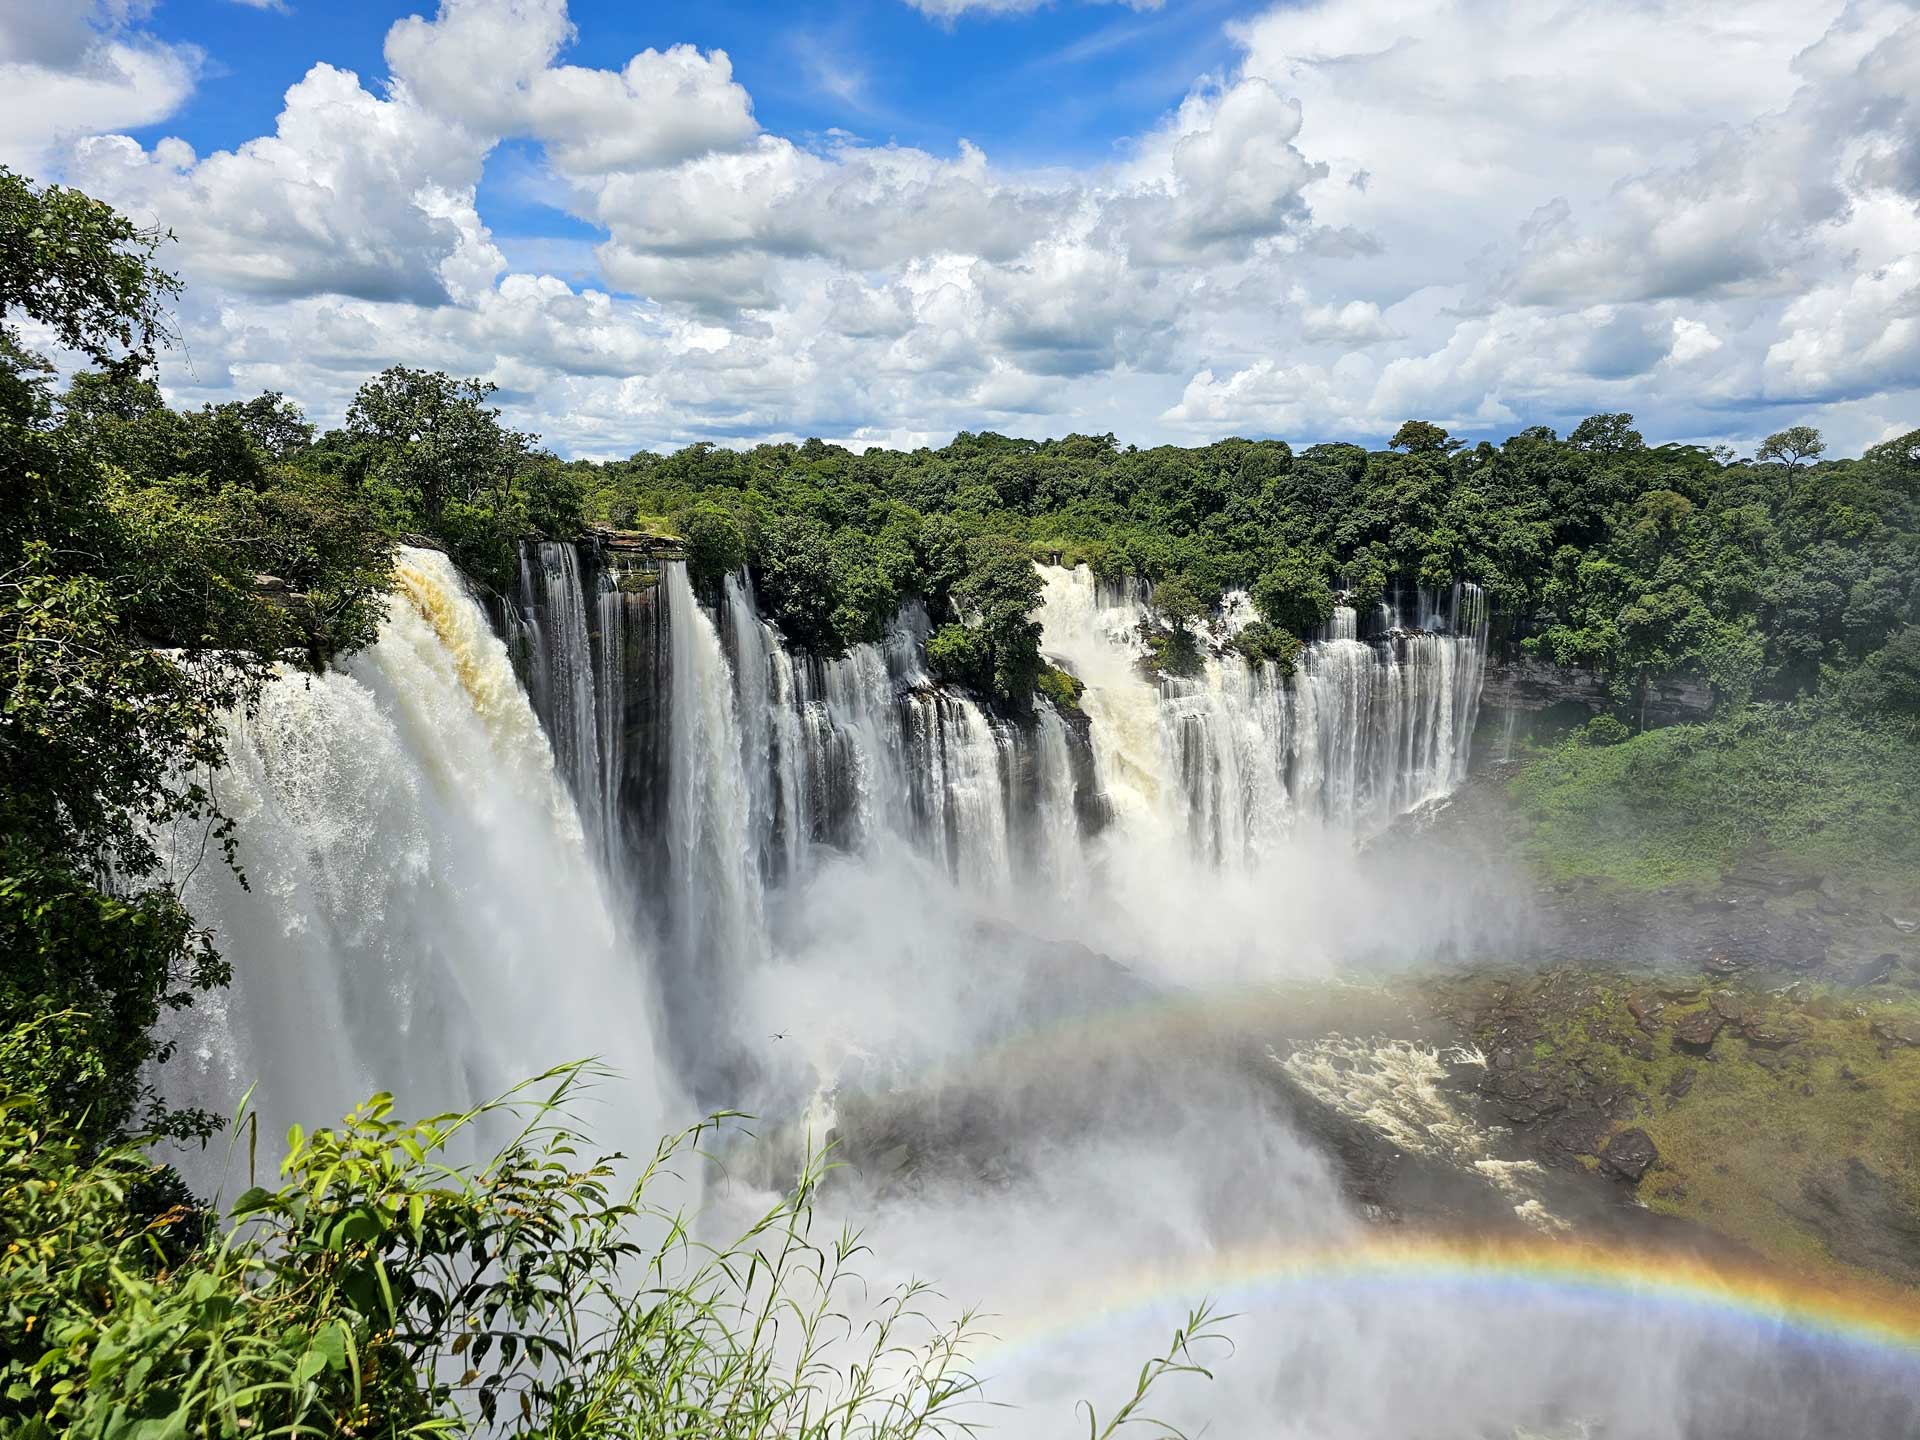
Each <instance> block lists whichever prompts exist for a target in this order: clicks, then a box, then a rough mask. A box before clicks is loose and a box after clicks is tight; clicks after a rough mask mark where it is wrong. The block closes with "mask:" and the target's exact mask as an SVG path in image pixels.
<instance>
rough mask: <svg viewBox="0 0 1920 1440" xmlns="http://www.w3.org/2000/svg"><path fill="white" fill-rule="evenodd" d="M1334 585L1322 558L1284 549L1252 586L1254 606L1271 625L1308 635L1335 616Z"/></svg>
mask: <svg viewBox="0 0 1920 1440" xmlns="http://www.w3.org/2000/svg"><path fill="white" fill-rule="evenodd" d="M1333 604H1334V600H1333V587H1332V586H1331V585H1329V584H1328V583H1327V577H1326V574H1325V571H1324V568H1323V566H1322V564H1321V562H1320V560H1319V558H1317V557H1315V556H1313V555H1309V554H1308V553H1307V552H1305V551H1303V550H1284V551H1282V552H1281V553H1280V555H1279V556H1278V558H1276V559H1275V560H1274V561H1273V563H1272V564H1270V565H1269V566H1268V567H1267V568H1266V570H1265V571H1264V572H1263V573H1262V574H1261V576H1260V578H1259V579H1258V580H1256V581H1255V582H1254V585H1253V605H1254V608H1255V609H1256V610H1258V611H1259V612H1260V618H1261V619H1263V620H1265V621H1266V622H1267V623H1268V624H1269V625H1273V626H1276V627H1278V628H1279V629H1281V630H1284V631H1286V632H1288V633H1289V634H1293V635H1302V636H1304V635H1307V634H1308V633H1310V632H1311V631H1314V630H1317V629H1318V628H1319V627H1320V626H1322V625H1324V624H1326V623H1327V621H1328V620H1330V619H1332V618H1333Z"/></svg>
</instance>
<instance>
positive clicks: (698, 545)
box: [675, 502, 747, 588]
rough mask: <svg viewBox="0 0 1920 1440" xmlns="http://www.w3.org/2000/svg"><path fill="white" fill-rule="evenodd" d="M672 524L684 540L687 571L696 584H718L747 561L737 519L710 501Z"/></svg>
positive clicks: (709, 585)
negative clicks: (685, 543)
mask: <svg viewBox="0 0 1920 1440" xmlns="http://www.w3.org/2000/svg"><path fill="white" fill-rule="evenodd" d="M675 528H676V529H678V530H679V532H680V536H681V538H682V539H683V540H685V541H686V542H687V575H688V577H689V578H690V579H692V581H693V583H694V584H696V585H699V586H702V587H709V588H710V587H713V586H717V585H718V584H719V583H720V581H721V579H722V578H723V577H725V576H727V575H730V574H732V573H733V572H734V571H735V570H738V569H739V568H740V567H741V566H742V565H744V564H746V563H747V537H746V535H745V534H744V533H743V532H742V531H741V529H740V522H739V521H738V520H736V519H735V518H734V517H733V515H732V513H731V512H730V511H727V510H723V509H721V508H720V507H719V506H718V505H715V504H713V503H712V502H704V503H702V504H700V505H698V506H696V507H695V508H694V509H692V510H689V511H687V512H686V513H685V514H684V515H681V516H679V517H678V518H677V519H676V520H675Z"/></svg>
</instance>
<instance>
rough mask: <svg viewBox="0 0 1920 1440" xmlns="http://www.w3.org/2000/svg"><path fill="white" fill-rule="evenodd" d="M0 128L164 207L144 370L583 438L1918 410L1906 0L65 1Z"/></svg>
mask: <svg viewBox="0 0 1920 1440" xmlns="http://www.w3.org/2000/svg"><path fill="white" fill-rule="evenodd" d="M0 91H4V92H5V93H8V94H9V95H10V96H12V97H13V103H12V104H10V105H8V106H6V107H0V161H4V162H5V163H8V164H11V165H14V166H16V167H18V168H22V169H26V170H28V171H30V172H31V173H35V174H38V175H42V176H46V177H49V178H62V179H65V180H67V181H68V182H70V183H74V184H78V185H81V186H83V187H85V188H87V189H89V190H90V191H92V192H93V193H96V194H99V195H101V196H102V197H103V198H106V199H108V200H110V201H111V202H113V203H115V204H116V205H119V206H121V207H123V208H125V209H126V210H127V211H128V212H129V213H131V214H134V215H136V216H138V217H140V218H142V219H149V220H152V221H155V222H157V223H159V224H162V225H164V226H166V227H168V228H170V229H171V230H172V231H173V232H174V234H175V236H176V237H177V244H176V245H175V246H174V247H173V248H172V249H171V250H170V251H169V260H170V262H171V263H173V264H175V265H176V266H177V268H179V269H180V270H181V272H182V273H183V275H184V276H185V278H186V280H187V282H188V287H189V288H188V293H187V297H186V299H185V301H184V302H183V304H182V308H181V313H180V316H179V322H180V330H181V333H182V337H183V341H184V343H183V345H182V347H181V349H180V350H179V351H178V352H176V353H175V354H174V355H172V356H170V357H169V359H168V361H167V363H166V365H165V366H164V368H163V373H162V380H163V384H164V385H165V386H166V387H167V388H168V390H169V391H170V393H172V394H173V395H174V397H175V398H176V399H177V400H180V401H182V402H185V403H195V402H197V401H199V400H203V399H206V400H212V399H221V398H227V397H229V396H233V395H242V394H250V393H255V392H257V391H258V390H260V389H262V388H275V389H280V390H284V391H286V392H287V393H289V394H291V395H293V396H295V397H296V398H298V399H299V400H300V401H301V402H302V403H303V404H305V405H306V406H307V407H308V408H309V409H310V410H311V412H312V413H313V414H314V415H315V416H316V417H317V418H319V419H321V420H323V421H326V420H331V419H334V418H337V417H338V415H339V414H340V413H341V412H342V411H343V410H344V408H345V405H346V402H347V400H348V399H349V398H350V397H351V394H352V391H353V389H354V387H355V386H356V385H357V384H358V383H359V382H360V380H362V379H363V378H364V377H365V376H366V375H367V374H369V373H371V372H373V371H376V370H378V369H380V368H383V367H384V366H386V365H388V364H393V363H407V364H415V365H429V366H434V367H438V368H444V369H448V370H454V371H458V372H461V373H465V374H475V375H480V376H484V377H485V378H488V379H491V380H493V381H495V382H496V383H497V384H498V385H499V386H500V387H501V395H502V397H503V399H504V401H505V403H506V404H507V406H508V408H509V409H510V410H511V411H512V412H513V417H514V419H515V420H516V421H517V422H518V423H520V424H522V425H524V426H526V427H527V428H531V429H535V430H538V431H540V432H541V433H542V434H544V435H546V436H547V437H548V439H549V440H550V442H551V443H553V444H554V445H555V446H556V447H557V448H559V449H561V450H563V451H566V452H567V453H579V454H597V455H611V454H623V453H628V452H630V451H631V450H633V449H635V448H640V447H649V448H660V447H665V446H671V445H675V444H681V443H686V442H687V441H690V440H694V439H703V438H704V439H716V440H720V441H722V442H724V443H741V442H745V441H748V440H751V439H756V438H761V437H797V436H802V435H807V434H823V435H826V436H828V437H829V438H833V439H840V440H845V441H847V442H849V443H853V444H867V443H891V444H914V443H920V442H923V441H939V440H941V439H944V438H945V437H946V436H948V435H950V434H951V433H952V432H953V431H954V430H956V429H960V428H994V429H1000V430H1004V431H1009V432H1012V433H1019V434H1034V435H1045V434H1060V433H1064V432H1066V431H1068V430H1073V429H1080V430H1091V431H1096V432H1097V431H1103V430H1112V431H1114V432H1115V433H1117V434H1119V435H1121V436H1122V438H1124V439H1126V440H1131V441H1137V442H1139V443H1153V442H1160V441H1176V442H1181V443H1192V442H1199V441H1206V440H1210V439H1214V438H1219V437H1221V436H1224V435H1230V434H1241V435H1277V436H1281V437H1283V438H1287V439H1290V440H1294V441H1296V442H1311V441H1312V440H1316V439H1331V438H1351V439H1358V440H1362V441H1367V442H1372V443H1377V442H1378V441H1380V440H1382V439H1384V438H1385V436H1386V435H1388V434H1390V433H1391V432H1392V430H1393V429H1394V428H1395V426H1397V424H1398V423H1399V422H1400V421H1401V420H1403V419H1406V418H1410V417H1420V418H1427V419H1433V420H1436V421H1439V422H1440V423H1442V424H1445V425H1447V426H1448V427H1449V428H1451V429H1453V430H1454V431H1455V432H1456V433H1458V434H1462V435H1466V436H1469V437H1474V438H1479V437H1482V436H1485V437H1491V438H1496V439H1497V438H1501V437H1503V436H1504V435H1507V434H1510V433H1513V432H1514V431H1515V430H1518V429H1520V428H1522V427H1523V426H1525V425H1529V424H1550V425H1554V426H1556V427H1560V428H1565V427H1568V426H1570V425H1571V424H1572V423H1574V422H1576V421H1577V420H1578V419H1579V418H1580V417H1581V416H1583V415H1586V414H1589V413H1593V412H1595V411H1598V410H1613V409H1628V410H1632V411H1634V412H1635V413H1636V414H1637V415H1638V416H1639V417H1640V421H1641V424H1642V428H1643V429H1645V430H1646V431H1647V433H1648V434H1649V435H1650V436H1651V437H1653V438H1656V439H1684V440H1697V441H1703V442H1725V443H1730V444H1734V445H1736V446H1745V445H1750V444H1752V443H1753V441H1754V440H1756V439H1757V438H1758V437H1760V436H1763V435H1765V434H1766V433H1767V432H1768V431H1770V430H1773V429H1777V428H1780V426H1782V425H1784V424H1788V423H1794V422H1796V421H1801V420H1805V421H1809V422H1811V423H1816V424H1819V425H1822V426H1823V427H1824V428H1826V429H1827V430H1828V431H1829V434H1830V436H1831V438H1832V439H1833V440H1834V442H1835V446H1836V449H1855V448H1858V447H1860V446H1862V445H1865V444H1869V443H1873V442H1874V441H1876V440H1878V439H1881V438H1885V437H1886V436H1888V435H1890V434H1895V433H1900V432H1902V431H1904V430H1906V429H1909V428H1912V426H1913V425H1914V424H1915V423H1916V421H1920V318H1916V317H1920V204H1917V203H1916V202H1917V201H1920V195H1917V194H1916V190H1920V179H1916V177H1920V165H1916V164H1914V163H1913V160H1912V156H1913V155H1914V154H1915V153H1916V152H1917V151H1920V141H1917V140H1916V138H1915V134H1916V130H1917V129H1920V126H1916V123H1915V116H1914V113H1913V112H1914V106H1915V100H1914V97H1915V95H1916V93H1920V8H1917V7H1916V3H1915V0H1751V3H1748V4H1745V5H1743V6H1741V7H1738V8H1737V9H1735V8H1733V7H1714V6H1701V5H1699V4H1697V3H1692V0H1644V3H1638V4H1635V5H1633V6H1621V5H1618V4H1616V3H1613V0H1566V3H1565V4H1564V5H1560V6H1556V7H1543V6H1536V5H1531V4H1528V3H1523V0H1424V3H1422V4H1420V5H1408V4H1405V3H1402V0H1285V3H1274V0H1157V3H1156V0H1118V3H1113V0H1109V3H1100V0H848V3H842V4H828V3H821V4H811V5H805V6H798V5H780V4H771V3H767V4H716V3H707V4H695V3H660V4H652V5H637V4H616V3H609V0H414V3H405V0H401V3H382V4H375V3H370V0H335V3H331V4H324V5H323V4H321V3H320V0H286V3H284V4H281V3H275V0H74V3H73V4H71V5H67V6H60V7H40V8H30V7H8V8H6V9H4V10H0Z"/></svg>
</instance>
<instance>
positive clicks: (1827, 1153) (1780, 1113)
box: [1534, 985, 1920, 1282]
mask: <svg viewBox="0 0 1920 1440" xmlns="http://www.w3.org/2000/svg"><path fill="white" fill-rule="evenodd" d="M1628 993H1630V990H1629V987H1627V986H1625V985H1621V986H1615V987H1603V988H1600V989H1598V990H1596V991H1595V992H1594V994H1593V995H1592V997H1591V999H1590V1001H1589V1003H1586V1004H1584V1005H1583V1006H1581V1007H1580V1008H1577V1009H1575V1010H1574V1011H1571V1012H1569V1013H1567V1014H1564V1015H1556V1016H1554V1017H1552V1018H1551V1019H1550V1020H1549V1022H1548V1033H1547V1035H1546V1036H1545V1037H1543V1038H1542V1039H1541V1040H1540V1041H1539V1042H1537V1043H1536V1045H1535V1047H1534V1052H1535V1056H1536V1059H1538V1060H1541V1061H1545V1062H1548V1063H1559V1064H1566V1065H1572V1066H1575V1067H1577V1068H1578V1069H1579V1070H1581V1071H1582V1072H1583V1073H1585V1074H1586V1075H1588V1076H1589V1077H1591V1078H1593V1079H1594V1080H1596V1081H1599V1082H1604V1083H1613V1084H1620V1085H1625V1086H1627V1087H1628V1088H1630V1089H1631V1090H1633V1091H1634V1092H1636V1093H1637V1094H1638V1096H1639V1097H1640V1103H1639V1105H1638V1106H1637V1107H1631V1108H1635V1109H1636V1111H1637V1113H1632V1114H1623V1115H1621V1116H1620V1117H1619V1118H1618V1119H1617V1120H1616V1123H1615V1129H1616V1130H1619V1129H1625V1128H1627V1127H1628V1126H1630V1125H1637V1126H1639V1127H1640V1128H1641V1129H1643V1130H1645V1131H1646V1132H1647V1134H1648V1135H1649V1136H1651V1137H1652V1139H1653V1142H1654V1144H1655V1146H1656V1147H1658V1149H1659V1152H1660V1164H1659V1166H1658V1168H1657V1169H1656V1170H1654V1171H1653V1172H1651V1173H1650V1174H1649V1175H1648V1176H1647V1177H1646V1179H1645V1180H1644V1181H1643V1182H1642V1184H1641V1186H1640V1198H1641V1199H1642V1200H1643V1201H1645V1202H1646V1204H1647V1205H1648V1206H1650V1207H1651V1208H1652V1209H1654V1210H1657V1211H1659V1212H1661V1213H1663V1214H1667V1215H1673V1216H1677V1217H1680V1218H1684V1219H1687V1220H1691V1221H1695V1222H1697V1223H1700V1224H1702V1225H1705V1226H1707V1227H1709V1228H1711V1229H1713V1230H1715V1231H1717V1232H1719V1233H1721V1234H1723V1235H1725V1236H1727V1237H1729V1238H1730V1239H1733V1240H1735V1241H1738V1242H1739V1243H1741V1244H1743V1245H1746V1246H1748V1247H1750V1248H1751V1249H1753V1250H1754V1251H1756V1252H1758V1253H1759V1254H1761V1255H1764V1256H1766V1257H1768V1258H1769V1259H1771V1260H1774V1261H1776V1262H1780V1263H1784V1264H1789V1265H1793V1266H1795V1267H1797V1268H1800V1269H1802V1270H1804V1271H1806V1272H1808V1273H1821V1274H1825V1275H1826V1276H1827V1277H1828V1278H1829V1279H1845V1280H1847V1281H1849V1282H1851V1281H1853V1280H1855V1279H1857V1278H1859V1276H1860V1275H1861V1274H1864V1273H1866V1272H1864V1271H1859V1270H1856V1269H1855V1268H1854V1267H1853V1266H1852V1265H1851V1264H1850V1263H1849V1262H1848V1261H1847V1260H1846V1259H1844V1258H1842V1257H1837V1256H1835V1255H1834V1254H1833V1253H1832V1251H1831V1250H1830V1248H1829V1246H1828V1243H1827V1238H1826V1237H1825V1235H1823V1233H1822V1231H1821V1230H1820V1229H1819V1228H1818V1226H1817V1225H1816V1224H1815V1223H1814V1219H1815V1207H1814V1206H1812V1205H1811V1204H1810V1202H1809V1201H1808V1199H1807V1191H1808V1187H1809V1185H1810V1184H1813V1183H1815V1182H1817V1181H1819V1180H1821V1179H1823V1178H1826V1177H1829V1176H1833V1177H1837V1176H1838V1175H1840V1174H1841V1173H1842V1172H1843V1171H1844V1170H1845V1168H1846V1166H1847V1165H1848V1163H1849V1162H1851V1161H1854V1160H1858V1161H1859V1162H1861V1163H1862V1164H1864V1165H1865V1166H1867V1167H1868V1168H1869V1169H1871V1170H1872V1171H1874V1172H1875V1173H1876V1174H1878V1175H1881V1176H1884V1177H1886V1179H1887V1180H1888V1181H1889V1182H1890V1183H1891V1184H1892V1186H1893V1187H1894V1190H1895V1192H1896V1194H1897V1195H1898V1196H1900V1197H1901V1199H1902V1201H1903V1202H1904V1206H1905V1208H1906V1210H1907V1211H1908V1213H1909V1214H1912V1215H1916V1216H1920V1050H1916V1049H1913V1048H1909V1047H1904V1046H1901V1047H1888V1046H1885V1045H1883V1044H1882V1043H1881V1041H1880V1040H1879V1039H1878V1038H1876V1037H1875V1036H1874V1035H1873V1033H1872V1031H1871V1029H1870V1028H1869V1027H1870V1026H1871V1024H1872V1023H1873V1022H1874V1021H1875V1020H1882V1021H1894V1022H1901V1021H1908V1022H1920V1001H1916V1000H1913V999H1904V998H1903V999H1900V1000H1888V999H1885V998H1875V999H1871V1000H1866V999H1864V998H1863V997H1862V996H1861V995H1860V994H1858V993H1855V994H1853V995H1840V994H1835V993H1832V992H1825V993H1814V994H1811V995H1807V996H1805V997H1804V998H1801V999H1799V1000H1795V1001H1788V1000H1784V999H1781V998H1779V997H1765V996H1745V997H1743V998H1745V999H1746V1000H1747V1001H1748V1003H1750V1004H1755V1005H1759V1006H1761V1007H1762V1008H1763V1011H1764V1013H1765V1014H1766V1016H1767V1017H1768V1019H1769V1020H1771V1021H1773V1022H1775V1023H1779V1024H1788V1025H1791V1026H1792V1027H1793V1028H1794V1030H1795V1032H1796V1033H1797V1034H1799V1035H1800V1036H1801V1037H1802V1038H1801V1039H1800V1040H1799V1042H1798V1043H1796V1044H1794V1045H1792V1046H1790V1047H1788V1048H1786V1049H1784V1050H1779V1051H1773V1050H1763V1049H1760V1048H1758V1047H1755V1046H1753V1045H1751V1044H1749V1043H1748V1042H1747V1041H1746V1040H1744V1039H1742V1038H1741V1037H1740V1036H1739V1034H1738V1033H1737V1031H1736V1029H1735V1027H1733V1026H1729V1027H1728V1028H1726V1029H1725V1030H1723V1031H1722V1032H1721V1034H1720V1036H1719V1037H1718V1038H1717V1039H1716V1040H1715V1042H1714V1044H1713V1046H1712V1048H1711V1050H1710V1051H1709V1052H1708V1053H1707V1054H1706V1055H1694V1054H1690V1053H1687V1052H1685V1051H1682V1050H1679V1049H1676V1048H1675V1046H1674V1044H1673V1036H1672V1031H1673V1027H1674V1025H1675V1023H1676V1022H1678V1021H1681V1020H1684V1019H1685V1018H1687V1017H1688V1016H1690V1015H1694V1014H1697V1013H1698V1012H1700V1011H1701V1010H1703V1009H1705V1008H1706V1007H1707V1005H1708V1003H1709V997H1708V996H1706V995H1705V994H1702V995H1701V997H1700V998H1699V999H1697V1000H1692V1001H1688V1002H1684V1003H1672V1002H1670V1003H1668V1004H1667V1006H1666V1008H1665V1009H1664V1011H1663V1012H1662V1013H1661V1015H1660V1018H1659V1023H1658V1024H1657V1025H1656V1026H1655V1029H1654V1033H1653V1034H1652V1036H1651V1037H1650V1038H1651V1048H1652V1058H1651V1059H1648V1060H1642V1059H1639V1058H1638V1057H1636V1056H1634V1055H1632V1054H1630V1053H1628V1051H1627V1050H1626V1049H1625V1048H1624V1047H1625V1045H1626V1044H1627V1043H1629V1042H1630V1041H1631V1039H1632V1038H1633V1034H1634V1031H1633V1028H1632V1027H1634V1024H1635V1022H1634V1020H1633V1017H1632V1015H1631V1013H1630V1012H1629V1011H1628V1010H1627V1008H1626V997H1627V995H1628ZM1763 1057H1764V1058H1763ZM1685 1071H1690V1072H1691V1078H1690V1081H1689V1082H1688V1083H1687V1084H1686V1085H1684V1086H1681V1087H1680V1088H1682V1089H1683V1090H1684V1091H1685V1093H1684V1094H1681V1095H1674V1094H1672V1093H1671V1089H1672V1087H1674V1086H1675V1085H1676V1083H1677V1082H1678V1081H1679V1078H1680V1076H1681V1074H1682V1072H1685ZM1880 1278H1882V1279H1884V1277H1880Z"/></svg>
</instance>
